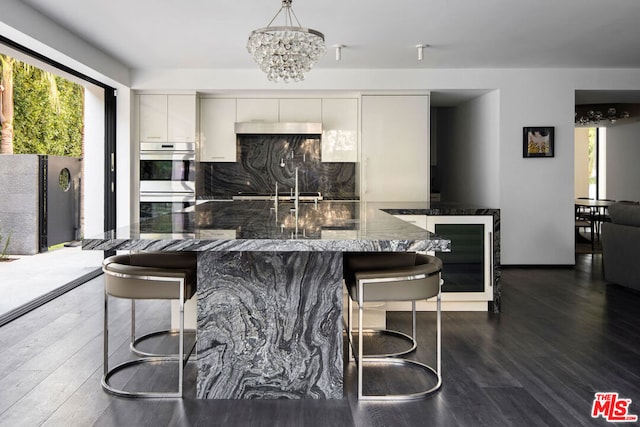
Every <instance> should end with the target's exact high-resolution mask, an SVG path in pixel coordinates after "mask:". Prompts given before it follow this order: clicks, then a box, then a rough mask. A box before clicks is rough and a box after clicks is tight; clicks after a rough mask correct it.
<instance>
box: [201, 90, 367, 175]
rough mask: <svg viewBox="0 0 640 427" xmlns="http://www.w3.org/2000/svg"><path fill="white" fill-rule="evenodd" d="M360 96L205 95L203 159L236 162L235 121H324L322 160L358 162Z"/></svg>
mask: <svg viewBox="0 0 640 427" xmlns="http://www.w3.org/2000/svg"><path fill="white" fill-rule="evenodd" d="M358 105H359V100H358V98H237V99H235V98H202V99H201V100H200V161H202V162H235V161H236V157H237V154H236V151H237V149H236V141H237V138H236V135H235V128H234V124H235V122H252V121H261V122H267V123H274V122H313V123H322V129H323V132H322V149H321V154H322V161H323V162H354V163H355V162H357V161H358Z"/></svg>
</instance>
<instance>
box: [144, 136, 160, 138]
mask: <svg viewBox="0 0 640 427" xmlns="http://www.w3.org/2000/svg"><path fill="white" fill-rule="evenodd" d="M145 138H146V139H160V137H159V136H145Z"/></svg>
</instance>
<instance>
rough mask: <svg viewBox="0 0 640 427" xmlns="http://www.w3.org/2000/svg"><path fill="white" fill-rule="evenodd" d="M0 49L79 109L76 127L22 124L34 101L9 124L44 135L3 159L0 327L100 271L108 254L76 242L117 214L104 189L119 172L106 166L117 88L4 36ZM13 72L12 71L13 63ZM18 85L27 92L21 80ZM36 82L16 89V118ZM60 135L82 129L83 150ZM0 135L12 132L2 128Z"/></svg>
mask: <svg viewBox="0 0 640 427" xmlns="http://www.w3.org/2000/svg"><path fill="white" fill-rule="evenodd" d="M0 54H2V55H3V58H11V61H10V62H12V63H15V61H19V64H18V65H19V67H22V68H20V69H19V71H20V70H23V69H27V70H29V71H30V72H31V73H32V74H33V75H34V76H40V77H42V81H39V82H36V83H35V86H38V85H45V86H46V85H47V84H50V85H53V86H58V88H59V87H67V86H68V87H72V88H73V90H74V91H75V94H74V96H75V99H74V101H73V102H75V103H76V104H79V108H80V110H81V112H80V116H81V117H80V119H79V122H77V121H76V122H77V123H76V124H75V125H68V124H65V125H59V124H58V125H51V122H50V121H48V120H47V119H42V120H37V121H34V122H33V123H25V122H26V121H28V120H30V119H33V118H34V117H35V116H36V114H35V109H36V107H35V106H30V107H27V108H28V109H27V113H26V114H18V117H13V119H14V122H13V123H11V124H12V126H11V127H12V128H13V129H14V130H15V131H17V132H18V133H19V132H21V131H24V129H28V128H31V129H33V128H35V129H36V130H38V131H40V133H39V134H37V136H32V137H28V138H23V140H29V141H30V142H32V143H33V144H34V145H33V147H31V148H29V149H27V150H26V151H25V149H24V144H23V142H24V141H21V142H20V143H19V144H22V146H21V148H20V149H19V150H18V151H17V152H14V151H13V150H11V151H10V152H9V153H7V150H6V145H5V149H4V150H3V152H4V153H5V154H2V155H1V156H0V160H2V161H3V163H4V164H5V165H10V166H11V167H10V168H9V167H2V168H0V169H1V170H0V179H2V180H3V197H2V198H3V199H4V202H5V203H1V202H0V227H1V228H0V235H2V236H4V239H7V237H8V238H9V239H10V242H9V243H8V244H7V245H6V250H5V251H4V252H5V256H6V257H7V258H9V259H10V260H11V261H10V262H2V263H0V296H2V298H0V301H2V303H1V304H0V326H1V325H3V324H5V323H8V322H10V321H12V320H14V319H15V318H17V317H19V316H22V315H23V314H26V313H28V312H29V311H31V310H33V309H34V308H36V307H39V306H40V305H42V304H44V303H46V302H48V301H50V300H52V299H54V298H56V297H57V296H59V295H62V294H63V293H65V292H67V291H69V290H71V289H73V288H75V287H76V286H79V285H81V284H83V283H85V282H86V281H88V280H90V279H92V278H94V277H96V276H98V275H99V274H101V269H100V265H101V261H102V258H103V257H104V255H103V254H102V253H101V252H93V251H82V250H81V248H80V247H79V245H77V242H78V241H79V240H80V239H81V238H82V237H84V236H85V235H90V234H97V233H101V232H102V231H103V230H104V229H106V227H108V226H110V224H107V222H108V220H111V219H115V213H114V212H115V191H114V192H113V194H112V193H111V192H108V191H106V189H107V188H111V181H110V174H113V175H114V176H115V170H114V169H109V168H107V167H106V166H105V163H106V161H105V159H111V155H110V154H111V153H115V132H113V130H114V129H115V102H113V100H114V96H115V89H113V88H111V87H109V86H107V85H105V84H103V83H101V82H99V81H96V80H94V79H92V78H90V77H88V76H86V75H84V74H82V73H79V72H77V71H75V70H73V69H70V68H68V67H66V66H64V65H62V64H60V63H57V62H55V61H53V60H51V59H49V58H46V57H44V56H43V55H41V54H39V53H37V52H34V51H32V50H30V49H28V48H26V47H24V46H21V45H19V44H17V43H14V42H13V41H11V40H9V39H6V38H4V37H2V36H0ZM5 62H7V61H5ZM3 65H5V66H4V67H3V68H5V69H6V68H7V67H6V64H3ZM12 70H13V71H14V74H15V69H13V67H12ZM5 79H7V77H6V76H5ZM5 82H6V81H5ZM11 83H13V84H16V82H15V81H13V82H11ZM17 84H18V85H22V88H21V89H24V86H25V84H24V81H22V82H17ZM5 86H7V85H6V84H5ZM33 86H34V85H33V84H32V85H31V87H30V88H29V90H28V91H27V92H25V91H20V90H17V91H16V90H15V87H14V88H13V90H12V93H11V95H13V96H12V98H13V99H12V104H11V109H12V110H11V113H12V116H13V113H14V112H15V109H14V108H13V107H14V106H15V104H16V103H17V104H20V103H24V102H26V99H27V98H28V97H29V96H30V93H29V91H32V89H33ZM50 89H51V87H48V89H45V92H47V91H48V90H50ZM54 89H55V87H54ZM50 92H52V93H53V92H55V90H50ZM56 95H58V96H59V97H61V98H62V97H66V96H67V95H68V93H66V92H65V93H64V94H62V93H61V92H58V93H57V94H55V93H53V96H54V97H55V96H56ZM43 99H44V98H43ZM5 100H6V98H5ZM47 103H49V101H46V102H45V101H43V104H47ZM36 104H37V103H36ZM36 104H34V105H36ZM5 106H6V104H5ZM76 106H78V105H76ZM20 108H23V109H24V105H21V104H20V105H18V108H17V110H18V111H20ZM55 108H56V111H55V113H54V115H57V116H63V115H65V114H68V111H67V109H65V108H60V107H59V105H58V106H56V107H55ZM4 111H5V112H7V111H8V110H6V109H5V110H4ZM74 114H76V115H77V111H76V113H74ZM72 115H73V114H72ZM42 117H44V116H42ZM58 118H59V117H58ZM5 119H8V117H3V122H4V121H5ZM15 120H18V121H22V122H21V123H16V122H15ZM21 126H22V128H21ZM6 127H7V126H5V128H6ZM60 132H68V133H76V135H75V140H76V141H77V139H78V138H77V136H78V134H81V143H80V144H81V147H80V149H79V150H80V151H79V152H74V151H65V149H59V148H60V146H66V145H68V144H64V143H63V144H58V143H57V142H56V140H57V139H58V140H59V139H62V140H64V139H65V137H66V136H68V135H62V136H63V137H62V138H56V136H60V135H59V133H60ZM2 134H3V137H5V138H6V137H7V132H5V131H4V129H3V133H2ZM56 134H58V135H56ZM13 136H14V138H15V134H14V135H13ZM18 139H20V137H18ZM67 139H73V138H67ZM3 142H6V140H5V141H3ZM52 143H53V145H51V144H52ZM47 144H49V146H48V145H47ZM11 153H13V154H11ZM26 153H29V154H26ZM27 189H28V190H27ZM58 193H59V194H58ZM22 220H27V222H29V223H30V225H29V227H30V228H32V229H33V230H35V231H34V232H33V233H31V234H27V235H25V234H24V233H22V231H23V230H24V225H23V224H21V223H20V221H22ZM52 221H53V222H52ZM114 225H115V224H114ZM110 228H113V226H110ZM21 241H22V242H21ZM2 243H7V242H6V240H4V241H3V242H0V245H2ZM17 243H21V244H19V245H16V244H17ZM2 247H4V245H2Z"/></svg>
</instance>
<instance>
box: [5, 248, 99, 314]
mask: <svg viewBox="0 0 640 427" xmlns="http://www.w3.org/2000/svg"><path fill="white" fill-rule="evenodd" d="M10 259H12V261H8V262H7V261H4V262H0V316H4V315H6V314H7V313H9V312H11V311H12V310H16V309H18V308H20V307H22V306H24V305H25V304H29V303H31V302H32V301H34V300H37V299H40V298H42V297H43V296H45V295H48V294H50V293H51V292H54V291H55V290H56V289H58V288H60V287H62V286H64V285H67V284H68V283H70V282H73V281H75V280H76V279H78V278H79V277H82V276H84V275H85V274H89V273H91V272H93V271H95V270H97V269H99V268H100V263H101V262H102V259H103V253H102V252H101V251H83V250H82V249H81V248H80V247H61V248H58V249H54V250H51V251H48V252H42V253H39V254H36V255H11V256H10Z"/></svg>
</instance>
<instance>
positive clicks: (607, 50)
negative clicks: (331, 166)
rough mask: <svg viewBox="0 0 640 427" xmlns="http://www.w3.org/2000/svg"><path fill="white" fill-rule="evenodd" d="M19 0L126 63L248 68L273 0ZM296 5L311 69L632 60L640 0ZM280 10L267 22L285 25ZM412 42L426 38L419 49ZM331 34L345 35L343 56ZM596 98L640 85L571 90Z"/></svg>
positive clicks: (638, 97)
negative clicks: (310, 45) (312, 43)
mask: <svg viewBox="0 0 640 427" xmlns="http://www.w3.org/2000/svg"><path fill="white" fill-rule="evenodd" d="M20 1H22V3H24V4H26V5H27V6H29V7H31V8H33V9H35V10H36V11H38V12H40V13H42V14H44V15H46V16H47V17H49V18H50V19H52V20H53V21H55V22H57V23H58V24H60V25H61V26H63V27H65V28H66V29H68V30H69V31H70V32H72V33H74V34H76V35H77V36H79V37H80V38H82V39H84V40H85V41H87V42H88V43H89V44H91V45H93V46H94V47H96V48H97V49H99V50H101V51H103V52H104V53H106V54H108V55H109V56H111V57H113V58H115V59H116V60H118V61H119V62H121V63H122V64H124V65H125V66H127V67H128V68H132V69H142V68H152V69H153V68H225V69H242V68H245V69H246V68H255V67H257V66H256V65H255V63H253V60H252V58H251V56H250V55H249V53H248V52H247V50H246V47H245V45H246V41H247V37H248V35H249V33H250V32H251V30H253V29H256V28H261V27H265V26H267V24H268V23H269V21H270V20H271V19H272V18H273V17H274V15H275V14H276V12H277V11H278V10H279V8H280V6H281V0H234V1H227V2H219V1H213V0H182V1H176V0H133V1H132V0H109V1H102V2H94V1H87V0H56V1H51V0H20ZM293 11H294V12H295V14H296V15H297V17H298V19H299V20H300V23H301V24H302V25H303V26H305V27H310V28H313V29H316V30H318V31H321V32H323V33H324V35H325V39H326V45H327V49H328V51H327V54H326V55H325V56H324V57H323V58H322V59H321V60H320V61H319V62H318V63H317V64H316V66H315V68H317V69H359V68H362V69H407V68H640V25H638V24H637V22H638V21H639V20H640V1H638V0H608V1H606V2H605V1H602V0H562V1H558V0H537V1H527V2H524V1H515V0H483V1H478V0H457V1H451V0H396V1H389V0H386V1H382V0H340V1H339V0H322V1H319V0H315V1H312V0H294V1H293ZM280 18H281V16H280V17H278V19H277V20H276V21H274V23H273V25H282V24H283V23H284V22H283V21H282V20H281V19H280ZM417 44H426V45H428V46H427V47H426V48H425V49H424V59H423V60H422V61H419V60H418V50H417V48H416V45H417ZM336 45H344V48H343V49H342V59H341V60H340V61H337V60H336V59H335V52H334V46H336ZM482 93H485V91H461V90H456V91H438V92H437V93H433V94H432V100H431V102H432V105H434V106H444V107H446V106H455V105H458V104H460V103H462V102H465V101H468V100H469V99H473V98H474V97H476V96H479V95H481V94H482ZM621 97H622V98H621ZM601 100H602V101H601ZM597 102H635V103H639V102H640V91H632V92H629V91H626V92H620V91H577V92H576V104H588V103H597Z"/></svg>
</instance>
